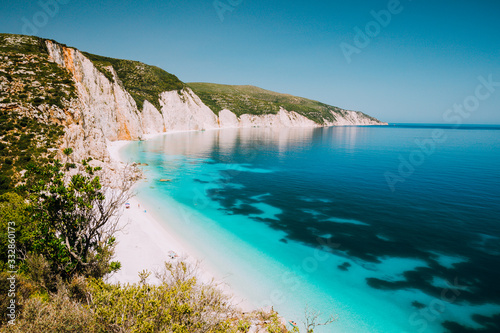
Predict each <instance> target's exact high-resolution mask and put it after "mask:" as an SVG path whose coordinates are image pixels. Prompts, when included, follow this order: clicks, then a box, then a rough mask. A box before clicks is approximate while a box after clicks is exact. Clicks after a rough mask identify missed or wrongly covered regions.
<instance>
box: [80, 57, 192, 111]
mask: <svg viewBox="0 0 500 333" xmlns="http://www.w3.org/2000/svg"><path fill="white" fill-rule="evenodd" d="M82 53H83V54H84V55H85V56H86V57H87V58H89V59H90V60H91V61H92V62H93V63H94V65H95V66H96V67H97V68H98V69H99V71H101V72H102V73H103V74H104V75H105V76H106V77H107V78H108V79H109V80H110V81H111V82H113V81H114V79H113V75H112V73H111V72H110V70H109V67H110V66H112V67H113V69H114V70H115V71H116V74H117V75H118V79H119V80H120V82H121V83H122V84H123V87H124V88H125V89H126V90H127V91H128V93H129V94H130V95H131V96H132V97H133V98H134V100H135V102H136V104H137V108H138V109H139V110H142V108H143V105H144V101H145V100H147V101H149V102H150V103H151V104H153V105H154V106H155V107H156V108H157V109H158V110H159V111H161V106H160V102H159V98H160V94H161V93H162V92H164V91H172V90H181V89H182V88H184V83H183V82H182V81H180V80H179V79H178V78H177V76H175V75H173V74H170V73H168V72H166V71H164V70H163V69H161V68H158V67H156V66H150V65H146V64H143V63H142V62H139V61H132V60H122V59H114V58H108V57H103V56H98V55H95V54H90V53H86V52H82Z"/></svg>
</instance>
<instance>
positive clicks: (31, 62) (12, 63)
mask: <svg viewBox="0 0 500 333" xmlns="http://www.w3.org/2000/svg"><path fill="white" fill-rule="evenodd" d="M0 59H1V60H2V61H1V62H0V103H17V104H18V105H20V106H28V105H33V106H35V107H38V106H40V105H43V104H47V105H48V106H57V107H58V108H60V109H63V108H64V101H68V100H70V99H72V98H76V92H75V91H76V89H75V85H74V82H73V80H72V78H71V74H70V73H69V72H68V71H67V70H65V69H63V68H61V67H59V66H58V65H57V64H55V63H53V62H50V61H49V60H48V53H47V49H46V46H45V42H44V40H42V39H41V38H37V37H29V36H18V35H7V34H0Z"/></svg>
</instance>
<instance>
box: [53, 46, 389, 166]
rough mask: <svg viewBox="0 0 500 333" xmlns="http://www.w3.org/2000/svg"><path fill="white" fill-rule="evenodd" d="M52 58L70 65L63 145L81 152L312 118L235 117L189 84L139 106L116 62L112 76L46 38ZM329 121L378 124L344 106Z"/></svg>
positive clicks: (104, 155) (282, 114) (103, 152)
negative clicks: (148, 138) (169, 135)
mask: <svg viewBox="0 0 500 333" xmlns="http://www.w3.org/2000/svg"><path fill="white" fill-rule="evenodd" d="M45 43H46V45H47V49H48V52H49V60H50V61H53V62H55V63H57V64H58V65H60V66H62V67H64V68H66V69H68V70H69V71H70V72H71V74H72V76H73V80H74V81H75V86H76V90H77V98H74V99H72V100H71V102H68V103H67V104H68V105H66V107H67V109H66V112H65V119H64V125H65V126H66V134H65V137H64V146H71V147H73V149H74V151H75V155H76V157H77V158H79V157H85V156H92V157H94V158H97V159H101V160H108V159H109V154H108V151H107V149H106V147H107V144H108V142H109V141H116V140H137V139H141V138H143V137H144V135H148V134H157V133H162V132H167V131H185V130H204V129H207V130H208V129H219V128H236V127H254V126H258V127H312V126H320V125H318V124H317V123H315V122H314V121H312V120H310V119H308V118H306V117H304V116H302V115H300V114H298V113H296V112H293V111H292V112H289V111H287V110H285V109H283V108H281V109H280V111H279V112H278V113H277V114H267V115H260V116H257V115H250V114H243V115H241V116H240V117H237V116H236V115H235V114H234V113H233V112H231V111H230V110H222V111H221V112H219V115H218V116H217V115H215V114H214V113H213V112H212V110H211V109H210V108H209V107H208V106H206V105H205V104H204V103H203V102H202V101H201V99H200V98H199V97H198V96H197V95H196V94H195V93H194V92H193V91H192V90H191V89H190V88H188V87H185V88H183V89H182V90H179V91H177V90H175V91H165V92H163V93H161V94H160V96H159V105H160V106H161V110H158V109H157V108H156V107H155V106H154V105H153V104H152V103H150V102H148V101H145V103H144V106H143V109H142V110H139V109H138V107H137V104H136V102H135V101H134V99H133V98H132V96H131V95H130V94H129V92H127V90H126V89H125V88H124V87H123V85H122V84H121V82H120V79H119V78H118V75H117V73H116V72H115V70H114V68H113V67H112V66H109V67H108V68H107V69H108V71H109V72H110V73H111V74H112V75H113V80H110V79H108V77H106V76H105V75H104V74H103V73H102V72H101V71H99V70H98V69H97V68H96V66H95V65H94V63H93V62H92V61H91V60H89V59H88V58H87V57H86V56H85V55H84V54H82V53H81V52H80V51H78V50H76V49H73V48H69V47H65V46H62V45H59V44H57V43H54V42H52V41H45ZM335 119H336V120H335V121H333V122H332V121H330V122H325V124H326V125H328V126H331V125H379V124H381V123H380V122H378V121H377V120H376V119H373V118H369V117H366V116H365V115H363V114H362V113H360V112H359V113H358V112H354V111H343V113H342V115H341V116H339V115H338V114H335Z"/></svg>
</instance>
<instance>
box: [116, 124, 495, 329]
mask: <svg viewBox="0 0 500 333" xmlns="http://www.w3.org/2000/svg"><path fill="white" fill-rule="evenodd" d="M120 154H121V157H122V158H123V159H124V160H126V161H128V162H137V163H142V165H143V166H141V168H142V170H143V172H144V173H145V176H146V179H145V180H144V181H142V182H141V183H140V184H139V185H138V186H137V188H136V192H137V196H138V198H139V199H140V201H141V202H143V203H145V204H146V205H147V206H148V209H149V210H150V211H151V212H152V214H154V215H155V216H156V217H157V218H158V219H159V220H160V221H161V223H163V224H164V225H165V227H166V228H167V229H168V230H169V231H170V232H172V233H174V235H175V237H178V238H179V239H180V240H182V241H183V242H184V243H186V244H189V245H190V247H191V249H190V253H191V254H193V255H194V256H195V257H197V258H198V259H200V260H202V261H203V264H204V265H206V266H207V267H210V269H211V270H213V271H214V272H217V277H218V279H220V281H222V283H224V284H226V285H227V286H229V287H230V288H231V290H233V291H234V293H235V294H238V295H240V296H241V297H243V298H244V299H245V302H246V303H248V304H251V306H252V307H256V308H257V307H267V306H272V307H273V308H274V309H275V310H276V311H278V312H279V313H280V315H282V316H284V317H285V318H286V319H287V320H293V321H295V322H297V323H298V324H299V326H302V324H301V323H303V322H305V317H306V316H307V317H309V318H311V317H315V316H316V317H317V320H316V322H317V323H318V324H321V323H324V322H326V321H328V320H329V319H330V318H333V319H335V320H334V321H333V322H332V323H331V324H329V325H325V326H317V328H316V329H315V332H316V333H323V332H354V333H362V332H370V333H373V332H383V333H392V332H397V333H405V332H408V333H409V332H419V333H423V332H429V333H431V332H452V333H458V332H460V333H462V332H481V333H484V332H488V333H489V332H496V333H498V332H500V126H494V125H461V126H452V125H442V124H389V126H352V127H327V128H281V129H278V128H276V129H272V128H246V129H222V130H207V131H192V132H180V133H170V134H165V135H162V136H158V137H155V138H152V139H150V140H146V141H138V142H132V143H130V144H128V145H127V146H125V147H124V148H122V150H121V152H120ZM145 164H147V165H145ZM290 328H291V326H290Z"/></svg>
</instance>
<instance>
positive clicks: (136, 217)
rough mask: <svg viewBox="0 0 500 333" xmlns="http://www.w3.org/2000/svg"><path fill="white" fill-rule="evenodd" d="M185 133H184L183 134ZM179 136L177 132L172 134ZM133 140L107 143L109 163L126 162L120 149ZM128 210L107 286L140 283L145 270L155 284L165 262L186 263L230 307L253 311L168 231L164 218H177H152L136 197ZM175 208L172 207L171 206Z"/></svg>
mask: <svg viewBox="0 0 500 333" xmlns="http://www.w3.org/2000/svg"><path fill="white" fill-rule="evenodd" d="M183 132H184V131H183ZM175 133H178V132H175ZM166 134H170V132H168V133H158V134H153V135H148V137H147V140H149V139H151V138H154V137H158V136H163V135H166ZM132 142H133V141H114V142H108V151H109V154H110V158H111V161H112V162H117V163H120V164H123V163H125V162H124V161H123V160H122V159H121V157H120V150H121V149H122V148H124V147H125V146H126V145H127V144H130V143H132ZM144 181H145V180H144V179H143V180H140V181H139V182H138V183H137V184H135V185H134V187H133V190H134V189H136V188H137V187H139V186H140V185H141V182H144ZM128 203H129V204H130V208H128V209H126V208H125V207H123V208H122V210H121V211H120V218H119V221H118V231H117V233H116V240H117V245H116V248H115V255H114V258H113V259H114V260H118V261H119V262H120V263H121V265H122V266H121V269H120V270H119V271H118V272H116V273H114V274H113V275H111V276H109V277H108V278H107V281H108V282H110V283H120V284H132V283H138V282H139V275H138V273H139V272H141V271H143V270H148V271H150V272H152V273H153V274H151V275H150V277H149V278H148V282H149V283H153V284H158V283H159V280H158V279H156V277H155V276H154V272H155V271H157V270H159V269H162V268H163V267H164V263H165V262H174V261H177V260H185V261H186V262H188V263H189V264H191V265H193V266H197V271H198V279H199V281H200V282H201V283H211V282H213V283H215V284H216V285H217V287H218V288H219V289H220V290H221V291H222V292H223V293H224V294H226V295H227V296H229V297H230V298H231V301H232V302H233V304H234V305H235V306H236V307H238V308H239V309H240V310H242V311H245V312H249V311H253V310H256V308H255V307H254V306H252V305H251V304H250V302H249V301H248V300H246V299H245V298H244V297H242V296H241V295H237V293H236V291H235V290H234V289H233V288H231V287H230V286H229V285H228V284H227V283H225V282H224V277H223V276H218V274H216V272H214V271H213V270H210V269H209V268H208V267H206V266H207V265H204V263H203V261H202V260H200V258H198V257H197V256H196V255H194V253H195V251H194V250H193V249H191V246H190V245H189V244H186V243H184V242H183V241H182V240H180V239H179V237H176V234H175V232H174V231H173V230H171V228H169V227H168V225H167V223H166V219H168V218H174V219H175V218H177V217H175V216H173V215H174V214H172V215H170V216H165V217H164V218H161V217H158V216H155V215H154V209H153V208H152V207H150V206H149V204H148V203H145V202H143V201H141V199H140V198H138V196H137V195H135V196H133V197H132V198H131V199H129V200H128ZM171 208H172V209H175V207H171ZM169 251H174V252H176V253H177V254H178V255H179V257H178V258H176V259H171V258H170V257H169V255H168V253H169Z"/></svg>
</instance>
